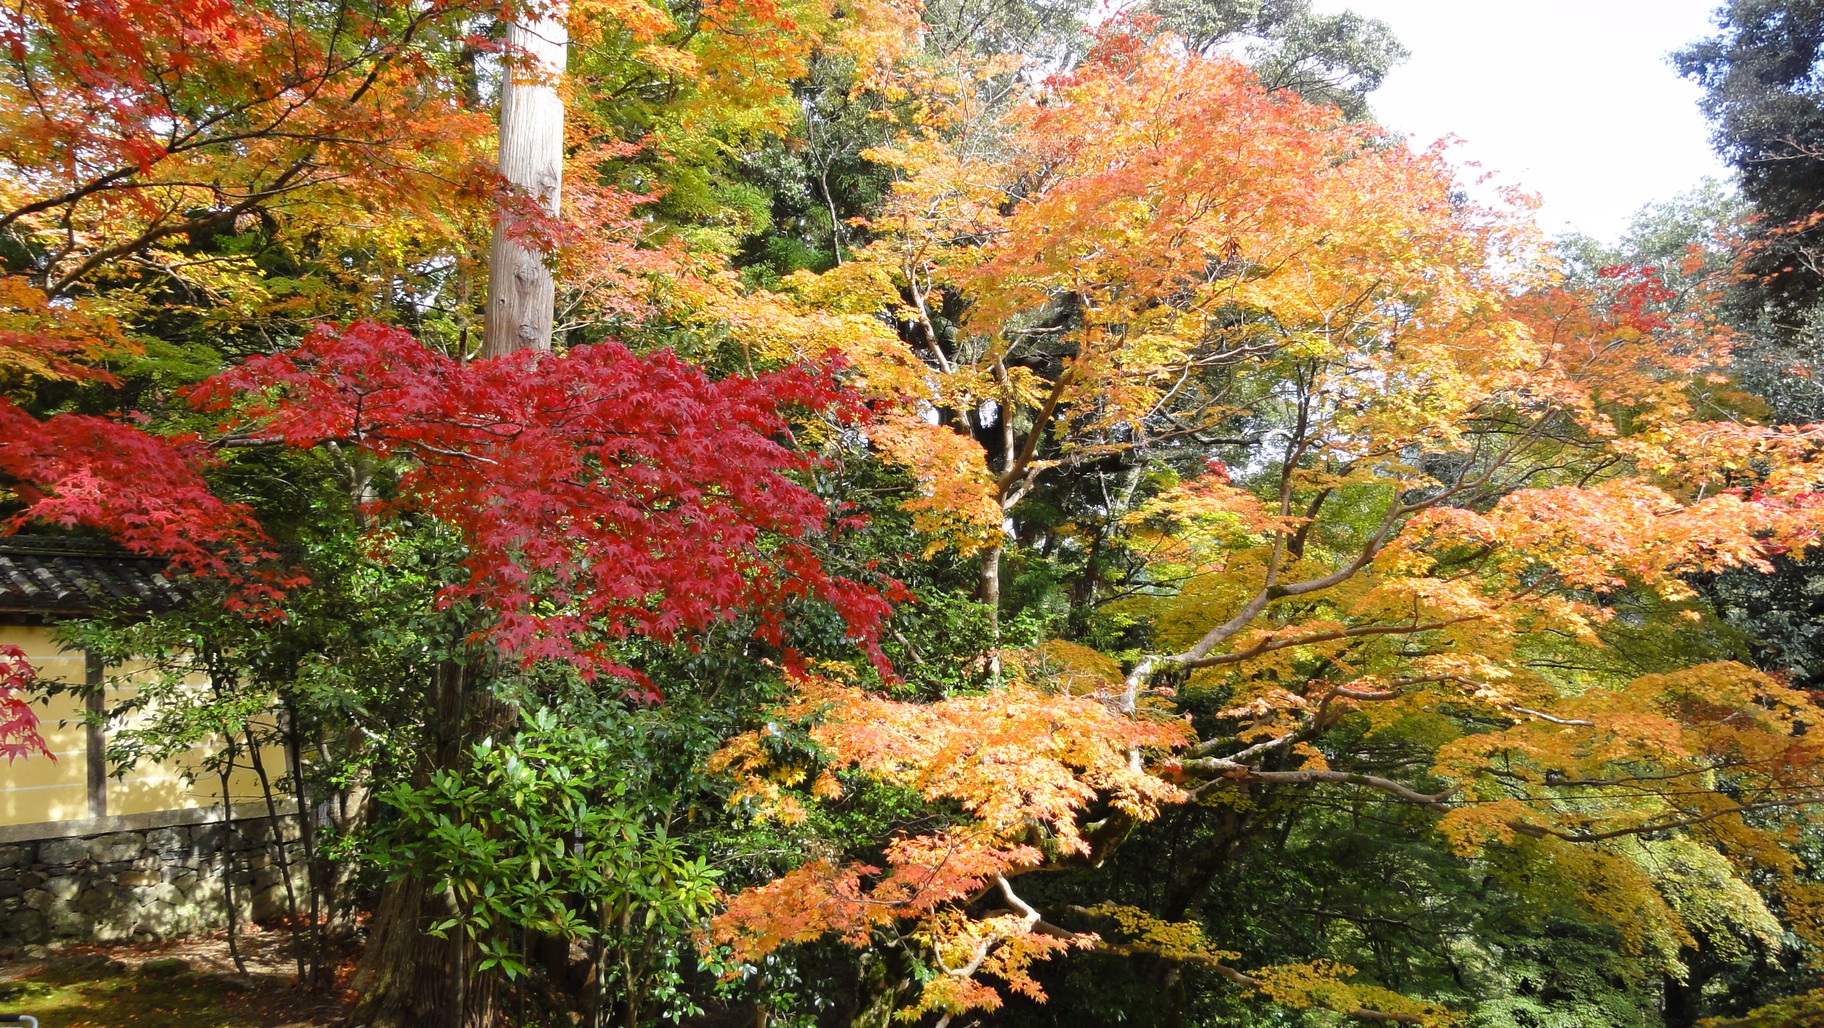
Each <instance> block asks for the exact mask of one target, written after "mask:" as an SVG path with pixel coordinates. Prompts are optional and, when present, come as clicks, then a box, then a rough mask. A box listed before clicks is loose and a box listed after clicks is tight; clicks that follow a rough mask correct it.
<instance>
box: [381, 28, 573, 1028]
mask: <svg viewBox="0 0 1824 1028" xmlns="http://www.w3.org/2000/svg"><path fill="white" fill-rule="evenodd" d="M566 7H567V5H566V4H565V3H564V2H563V0H550V2H544V3H535V4H532V5H530V10H527V11H525V12H524V14H526V15H528V16H527V17H523V18H519V19H515V21H514V22H513V23H511V24H510V25H509V26H508V27H507V49H508V54H509V58H508V60H509V63H510V65H511V67H510V70H509V72H508V73H507V74H506V75H505V76H504V80H503V82H502V85H501V99H500V174H501V177H502V178H504V179H505V180H506V181H507V182H508V183H510V184H512V185H513V186H514V187H516V188H518V189H520V190H524V191H525V192H526V193H527V194H529V195H531V196H532V197H534V198H536V199H537V201H538V203H539V205H540V206H541V207H542V208H543V209H544V211H545V212H546V213H547V214H549V215H550V216H552V217H556V216H557V213H558V197H559V192H560V189H561V187H562V184H563V168H564V105H563V99H562V97H560V96H559V94H558V91H557V85H558V80H559V79H560V78H561V77H562V75H563V73H564V67H565V65H566V63H567V54H566V48H567V46H568V41H569V34H568V31H567V30H566V28H565V25H564V16H565V14H566ZM523 220H524V219H522V218H519V217H517V216H515V215H514V214H513V212H512V210H511V209H510V208H503V210H502V211H501V216H500V218H499V219H498V221H497V223H496V226H495V229H494V245H493V249H492V251H491V253H490V255H489V265H488V315H487V331H486V335H485V337H484V341H483V348H482V353H483V355H484V356H500V355H503V354H508V353H512V352H514V351H516V350H523V349H539V350H549V349H550V348H551V330H552V313H553V306H554V304H555V295H556V285H555V282H554V281H553V279H552V276H551V269H550V268H549V267H547V266H546V265H545V261H544V255H543V254H540V253H536V252H534V251H532V250H529V249H527V248H526V247H524V246H522V245H521V244H520V240H523V239H524V228H525V226H524V225H523V224H522V222H523ZM474 678H475V676H474V675H473V674H472V672H471V669H469V668H466V667H463V666H461V665H459V664H455V663H448V664H445V665H444V666H443V667H441V668H440V669H439V671H438V681H437V684H436V688H435V691H434V702H433V703H432V709H431V724H430V725H429V726H427V727H428V728H429V734H430V735H431V736H433V740H432V743H431V745H428V746H426V747H425V748H424V750H423V751H421V752H422V756H421V757H420V760H419V762H418V763H419V767H418V769H417V771H416V773H415V774H414V780H421V781H426V782H428V781H429V779H430V774H431V772H432V771H434V770H439V769H452V768H458V767H459V766H460V764H461V762H462V759H463V754H464V753H465V752H466V749H467V744H468V741H469V739H470V738H471V737H473V736H474V735H475V734H476V733H475V732H474V729H475V727H476V726H477V722H483V721H492V722H496V723H499V722H501V721H504V720H507V718H506V717H505V715H504V712H503V711H501V710H500V709H498V705H495V704H491V703H489V702H488V701H487V698H486V697H484V696H482V695H481V694H480V693H479V692H478V689H477V686H478V684H479V683H477V682H476V681H474ZM452 913H454V911H452V910H450V909H449V899H448V897H447V895H446V894H443V893H440V892H438V891H437V890H436V883H435V882H434V881H432V880H431V879H429V878H428V877H425V876H422V875H419V874H415V873H414V874H408V875H406V876H404V877H402V878H400V879H398V880H396V881H393V882H390V883H388V885H387V886H386V889H385V891H384V892H383V893H382V895H381V899H380V904H379V906H378V908H377V909H376V910H375V911H374V927H373V932H372V934H371V935H370V937H369V939H368V944H367V952H366V953H365V954H364V955H363V960H362V967H361V971H360V974H359V975H358V976H357V979H356V982H355V988H356V990H357V991H359V992H360V994H361V1002H360V1004H359V1005H358V1006H357V1007H356V1009H355V1011H354V1013H353V1014H352V1015H351V1017H350V1023H351V1024H355V1025H367V1026H370V1028H408V1026H412V1028H417V1026H423V1028H470V1026H473V1028H485V1026H488V1025H491V1024H492V1023H493V1022H494V1020H495V1015H496V1012H497V1006H498V998H499V997H498V995H497V992H498V982H497V976H496V975H492V974H480V975H478V974H475V973H474V972H473V970H472V969H473V968H474V966H475V962H476V959H477V953H476V947H475V944H474V943H473V942H472V941H470V940H469V939H468V938H467V937H466V936H464V935H462V933H460V932H451V933H450V937H449V938H447V939H438V938H435V937H433V936H430V935H427V934H425V931H424V929H425V927H426V926H427V925H430V924H433V923H435V922H436V921H439V920H443V919H444V918H447V917H449V916H451V914H452Z"/></svg>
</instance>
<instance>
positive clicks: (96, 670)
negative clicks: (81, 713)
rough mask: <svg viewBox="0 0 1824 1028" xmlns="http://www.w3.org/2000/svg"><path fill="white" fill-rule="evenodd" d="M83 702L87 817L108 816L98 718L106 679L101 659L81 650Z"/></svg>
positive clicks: (104, 741) (102, 729)
mask: <svg viewBox="0 0 1824 1028" xmlns="http://www.w3.org/2000/svg"><path fill="white" fill-rule="evenodd" d="M82 658H83V683H82V684H83V692H84V696H83V703H84V709H86V710H87V711H88V714H89V719H88V720H89V723H88V726H87V732H86V734H87V736H88V752H87V753H86V755H85V756H86V758H87V761H88V772H89V816H90V817H107V816H108V730H107V727H106V726H105V725H103V723H102V721H101V717H102V715H103V714H105V713H107V709H108V700H107V695H106V691H107V678H106V676H105V675H104V673H103V672H104V671H105V669H104V668H103V667H102V666H101V658H100V657H97V656H96V655H95V654H93V653H89V652H87V651H84V653H83V655H82Z"/></svg>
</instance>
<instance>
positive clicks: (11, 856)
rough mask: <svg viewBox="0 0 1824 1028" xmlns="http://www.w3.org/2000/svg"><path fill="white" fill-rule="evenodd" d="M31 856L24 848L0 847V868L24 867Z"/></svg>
mask: <svg viewBox="0 0 1824 1028" xmlns="http://www.w3.org/2000/svg"><path fill="white" fill-rule="evenodd" d="M31 862H32V855H31V853H30V852H29V851H28V850H27V849H26V847H24V846H0V867H24V866H25V865H27V864H29V863H31Z"/></svg>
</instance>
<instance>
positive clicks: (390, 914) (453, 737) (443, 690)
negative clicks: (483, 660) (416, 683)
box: [348, 661, 498, 1028]
mask: <svg viewBox="0 0 1824 1028" xmlns="http://www.w3.org/2000/svg"><path fill="white" fill-rule="evenodd" d="M474 679H475V675H474V673H473V671H472V669H471V668H469V667H467V666H466V665H464V664H462V663H461V662H458V661H445V662H444V663H442V664H440V665H439V666H438V668H437V673H436V680H435V682H434V683H433V685H432V692H431V697H430V700H431V704H430V708H431V709H430V717H429V721H430V723H429V725H428V726H427V727H428V729H429V732H428V733H427V734H428V735H429V738H427V739H426V740H425V746H424V748H423V749H422V750H421V751H420V755H419V759H418V761H417V767H416V769H415V770H414V772H413V774H412V780H413V782H414V783H415V784H417V785H420V786H422V785H425V784H427V783H428V782H429V781H430V778H431V774H432V772H434V771H437V770H444V769H460V768H461V766H462V764H463V755H464V747H465V745H466V743H467V740H468V739H469V738H470V737H472V736H473V735H474V734H475V732H474V723H475V721H476V719H477V718H478V717H486V716H487V715H488V713H490V711H489V710H488V709H487V708H488V707H489V704H488V702H487V700H486V698H485V697H482V696H477V695H475V690H476V683H475V681H474ZM435 885H436V883H435V882H433V881H431V880H430V879H429V878H427V877H425V876H423V875H420V874H417V873H411V874H407V875H405V876H403V877H401V878H399V879H397V880H395V881H392V882H389V883H387V885H386V887H385V888H384V889H383V890H381V894H380V903H379V905H378V906H377V907H376V908H375V910H374V920H373V928H372V930H371V931H370V933H369V935H368V940H367V949H366V951H365V952H364V953H362V955H361V969H360V971H359V972H358V973H357V974H356V975H355V981H354V988H355V991H356V992H357V993H359V994H360V997H361V999H360V1002H359V1003H358V1004H357V1005H356V1006H355V1010H354V1012H353V1013H351V1014H350V1015H349V1019H348V1023H349V1024H351V1025H358V1026H365V1028H419V1026H422V1028H487V1026H490V1025H492V1024H493V1023H494V1020H495V1007H496V999H497V995H496V994H497V986H498V975H495V974H476V973H474V971H473V968H474V966H475V962H476V960H477V959H478V958H477V955H476V954H477V950H476V946H475V943H474V942H473V941H471V940H470V939H469V938H468V936H467V935H466V934H464V933H463V932H462V930H461V929H453V930H451V931H450V933H449V937H448V938H444V939H439V938H437V937H435V936H432V935H429V934H427V933H426V932H425V929H426V928H427V927H428V926H430V925H432V924H435V923H436V922H438V921H441V920H444V919H446V918H448V917H451V916H452V915H453V914H455V913H456V911H455V910H453V909H452V908H451V903H450V899H449V897H448V895H447V894H446V893H443V892H440V891H438V890H437V889H436V887H435Z"/></svg>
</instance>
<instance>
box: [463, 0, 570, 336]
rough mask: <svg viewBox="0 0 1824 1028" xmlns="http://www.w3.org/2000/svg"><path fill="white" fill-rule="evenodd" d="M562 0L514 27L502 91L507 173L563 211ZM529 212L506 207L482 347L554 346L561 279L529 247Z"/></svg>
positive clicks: (503, 168)
mask: <svg viewBox="0 0 1824 1028" xmlns="http://www.w3.org/2000/svg"><path fill="white" fill-rule="evenodd" d="M565 6H566V5H565V4H564V3H563V2H561V0H556V2H547V3H543V4H540V5H538V7H537V9H536V11H535V12H533V13H536V14H537V15H539V17H536V18H530V19H528V20H525V21H520V20H515V21H514V22H513V23H512V24H511V25H509V26H508V27H507V52H508V55H509V57H508V60H509V62H510V66H511V67H510V71H509V72H508V73H507V75H506V76H505V81H504V82H503V84H502V87H501V96H500V174H501V177H502V178H503V179H505V180H506V181H507V182H508V183H510V184H511V185H512V186H513V187H514V188H516V189H519V190H523V191H524V192H525V193H526V194H527V195H529V196H531V197H533V198H535V199H536V200H537V201H538V204H539V206H540V207H542V208H544V210H545V212H546V213H547V214H549V215H550V216H551V217H553V218H555V217H556V216H557V213H558V197H559V193H560V190H561V188H562V186H563V175H564V101H563V98H562V97H561V96H559V95H558V91H557V85H558V81H559V79H561V78H562V76H563V74H564V66H565V63H566V48H567V42H568V39H569V36H568V34H567V32H566V30H565V28H564V21H563V17H564V8H565ZM524 220H525V219H523V218H520V217H517V216H515V215H513V213H512V212H511V210H505V209H503V210H502V211H501V215H500V218H499V219H498V220H497V221H496V223H495V226H494V246H493V249H492V250H491V251H490V252H489V255H488V317H487V332H486V336H485V338H484V342H483V346H482V354H483V356H487V357H497V356H500V355H502V354H507V353H512V352H513V351H515V350H524V349H528V348H529V349H537V350H549V349H550V348H551V328H552V313H553V308H554V307H555V305H556V283H555V282H554V281H553V279H552V277H551V269H550V268H549V267H547V266H546V264H545V255H544V254H541V253H538V252H536V251H533V250H529V249H527V248H526V247H525V246H523V245H521V243H522V242H523V241H524V240H525V238H526V236H525V230H526V228H527V227H528V226H526V225H525V224H524Z"/></svg>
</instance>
